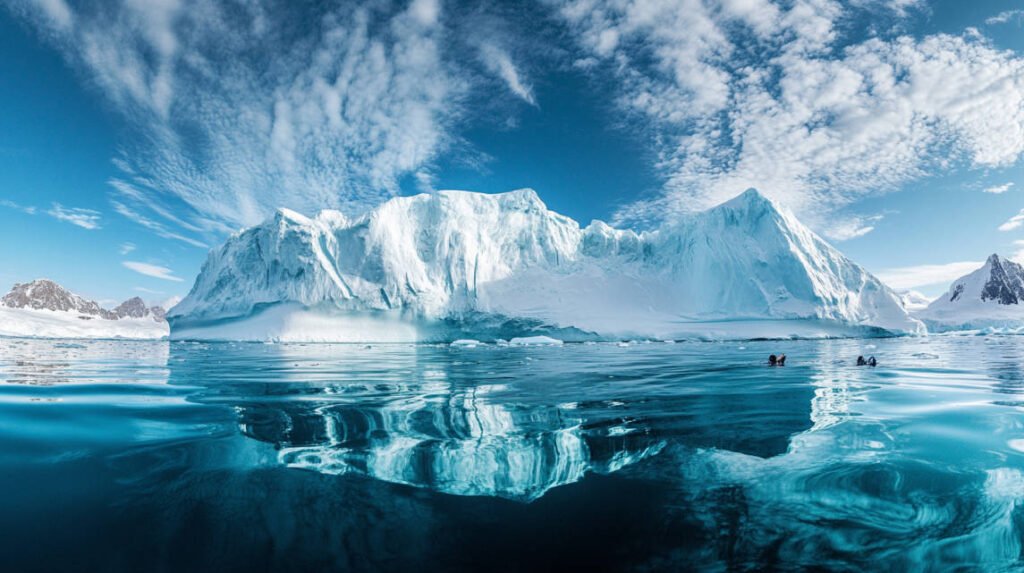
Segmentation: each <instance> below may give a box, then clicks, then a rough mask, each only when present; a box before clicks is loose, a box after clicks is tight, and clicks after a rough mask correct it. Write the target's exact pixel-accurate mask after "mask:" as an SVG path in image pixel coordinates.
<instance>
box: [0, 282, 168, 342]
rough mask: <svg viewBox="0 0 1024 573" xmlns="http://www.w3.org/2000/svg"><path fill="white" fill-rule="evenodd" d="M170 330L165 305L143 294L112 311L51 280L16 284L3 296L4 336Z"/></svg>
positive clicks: (136, 334)
mask: <svg viewBox="0 0 1024 573" xmlns="http://www.w3.org/2000/svg"><path fill="white" fill-rule="evenodd" d="M168 332H169V329H168V325H167V321H166V319H165V311H164V309H162V308H160V307H157V306H152V307H150V306H146V303H145V302H143V300H142V299H141V298H138V297H134V298H130V299H128V300H126V301H124V302H123V303H121V304H120V305H118V306H117V307H115V308H114V309H113V310H107V309H105V308H102V307H101V306H100V305H99V304H98V303H96V302H94V301H91V300H87V299H85V298H82V297H81V296H78V295H77V294H74V293H72V292H71V291H69V290H67V289H65V288H64V287H62V286H60V285H59V284H57V283H55V282H53V281H51V280H47V279H39V280H34V281H32V282H29V283H21V284H16V285H14V288H12V289H11V292H9V293H7V294H6V295H4V297H3V298H2V299H0V336H32V337H43V338H147V339H148V338H163V337H166V336H167V335H168Z"/></svg>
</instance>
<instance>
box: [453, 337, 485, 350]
mask: <svg viewBox="0 0 1024 573" xmlns="http://www.w3.org/2000/svg"><path fill="white" fill-rule="evenodd" d="M449 346H451V347H452V348H476V347H477V346H483V343H482V342H480V341H479V340H473V339H472V338H460V339H459V340H456V341H454V342H452V343H451V344H450V345H449Z"/></svg>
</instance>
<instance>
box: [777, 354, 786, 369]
mask: <svg viewBox="0 0 1024 573" xmlns="http://www.w3.org/2000/svg"><path fill="white" fill-rule="evenodd" d="M785 365H786V355H785V354H780V355H779V366H785Z"/></svg>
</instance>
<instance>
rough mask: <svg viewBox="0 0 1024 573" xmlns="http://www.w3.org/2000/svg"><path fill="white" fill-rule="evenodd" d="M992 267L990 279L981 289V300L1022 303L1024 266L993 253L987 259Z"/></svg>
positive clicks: (1023, 295) (1023, 298) (1006, 303)
mask: <svg viewBox="0 0 1024 573" xmlns="http://www.w3.org/2000/svg"><path fill="white" fill-rule="evenodd" d="M986 265H988V266H989V267H990V270H989V277H988V280H987V281H986V282H985V286H984V287H983V288H982V289H981V300H983V301H984V300H994V301H996V302H997V303H999V304H1004V305H1009V304H1020V303H1021V301H1022V300H1024V267H1021V265H1019V264H1017V263H1015V262H1013V261H1008V260H1006V259H1001V258H999V255H996V254H993V255H992V256H990V257H989V258H988V261H986Z"/></svg>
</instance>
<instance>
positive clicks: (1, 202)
mask: <svg viewBox="0 0 1024 573" xmlns="http://www.w3.org/2000/svg"><path fill="white" fill-rule="evenodd" d="M0 207H7V208H8V209H14V210H16V211H21V212H22V213H25V214H26V215H35V214H36V208H35V207H33V206H32V205H22V204H21V203H16V202H14V201H11V200H9V199H0Z"/></svg>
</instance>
